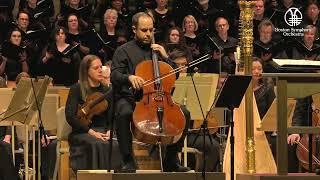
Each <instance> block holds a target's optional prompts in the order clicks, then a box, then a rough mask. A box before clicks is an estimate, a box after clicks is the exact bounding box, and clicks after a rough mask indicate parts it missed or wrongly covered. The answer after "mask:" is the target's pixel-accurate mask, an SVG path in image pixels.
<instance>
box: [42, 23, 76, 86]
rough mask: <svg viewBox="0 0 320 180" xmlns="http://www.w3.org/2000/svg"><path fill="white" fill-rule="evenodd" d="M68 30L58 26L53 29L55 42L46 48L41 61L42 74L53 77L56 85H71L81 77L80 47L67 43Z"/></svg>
mask: <svg viewBox="0 0 320 180" xmlns="http://www.w3.org/2000/svg"><path fill="white" fill-rule="evenodd" d="M66 32H67V31H66V29H65V28H64V27H56V28H55V29H54V30H53V32H52V40H53V43H49V45H48V46H47V47H46V48H44V50H43V55H42V58H41V60H40V62H39V66H40V67H41V69H42V70H43V72H42V74H43V75H49V76H50V77H52V78H53V84H54V85H58V84H59V85H64V86H71V85H72V84H74V83H76V82H77V81H78V78H79V77H78V69H79V64H80V61H81V58H80V55H79V53H78V48H79V47H78V46H75V45H71V44H68V43H66V38H67V34H66ZM66 77H68V78H66Z"/></svg>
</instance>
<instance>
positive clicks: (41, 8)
mask: <svg viewBox="0 0 320 180" xmlns="http://www.w3.org/2000/svg"><path fill="white" fill-rule="evenodd" d="M19 10H20V11H21V10H24V11H25V12H28V13H29V15H30V24H41V25H42V26H45V27H46V28H47V29H51V24H50V17H52V16H53V15H54V6H53V2H52V0H43V1H40V0H28V1H26V0H21V1H20V8H19Z"/></svg>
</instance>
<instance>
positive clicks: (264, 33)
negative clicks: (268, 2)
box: [253, 19, 285, 73]
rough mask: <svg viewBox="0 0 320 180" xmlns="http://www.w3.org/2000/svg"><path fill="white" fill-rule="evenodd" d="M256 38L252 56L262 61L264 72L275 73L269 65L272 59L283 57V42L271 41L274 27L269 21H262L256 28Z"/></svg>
mask: <svg viewBox="0 0 320 180" xmlns="http://www.w3.org/2000/svg"><path fill="white" fill-rule="evenodd" d="M258 32H259V34H258V38H257V39H255V40H254V42H253V54H254V56H256V57H258V58H260V59H261V60H262V61H263V71H264V72H267V73H269V72H276V69H274V67H273V66H272V64H271V61H272V58H277V57H281V56H283V54H282V53H284V52H285V51H284V50H283V49H284V47H283V46H284V42H283V41H279V42H275V41H274V40H273V34H274V25H273V24H272V22H271V21H270V20H267V19H265V20H263V21H261V23H260V24H259V26H258Z"/></svg>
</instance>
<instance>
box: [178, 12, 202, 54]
mask: <svg viewBox="0 0 320 180" xmlns="http://www.w3.org/2000/svg"><path fill="white" fill-rule="evenodd" d="M182 30H183V32H184V37H185V40H186V44H187V47H188V49H189V50H190V51H191V53H192V58H193V59H197V58H199V57H200V47H199V46H200V38H199V36H198V35H197V31H198V22H197V20H196V19H195V18H194V16H192V15H187V16H185V17H184V19H183V24H182Z"/></svg>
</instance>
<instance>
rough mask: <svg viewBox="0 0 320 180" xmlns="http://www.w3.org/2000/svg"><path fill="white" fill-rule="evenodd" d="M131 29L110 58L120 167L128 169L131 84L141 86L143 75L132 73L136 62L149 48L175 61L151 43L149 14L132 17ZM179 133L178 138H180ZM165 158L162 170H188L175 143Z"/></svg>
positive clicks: (132, 163)
mask: <svg viewBox="0 0 320 180" xmlns="http://www.w3.org/2000/svg"><path fill="white" fill-rule="evenodd" d="M132 29H133V32H134V34H135V38H134V40H132V41H129V42H128V43H126V44H124V45H122V46H120V47H119V48H118V49H117V50H116V51H115V53H114V56H113V60H112V71H111V83H112V85H113V87H114V93H115V98H116V99H115V121H116V132H117V137H118V142H119V146H120V152H121V155H122V160H123V163H124V164H123V166H122V168H121V170H123V171H131V170H133V171H134V170H135V169H136V164H135V160H134V157H133V151H132V134H131V132H130V122H131V121H132V119H133V117H132V115H133V111H134V109H135V96H134V94H133V92H132V90H131V88H130V87H132V88H134V89H137V90H139V89H141V88H142V87H143V83H144V79H143V78H142V77H139V76H135V75H134V73H135V68H136V66H137V65H138V64H139V63H140V62H142V61H144V60H147V59H151V55H152V50H153V51H155V52H157V53H158V54H159V55H160V59H161V60H163V61H166V62H167V63H169V64H170V65H171V66H174V64H173V63H172V62H171V60H169V59H168V54H167V52H166V51H165V49H164V47H163V46H161V45H159V44H152V43H151V42H152V36H153V30H154V25H153V19H152V18H151V16H150V15H148V14H146V13H143V12H140V13H137V14H135V15H134V16H133V18H132ZM183 137H184V136H182V138H181V139H183ZM166 149H167V151H166V155H165V158H164V171H188V170H189V168H184V167H182V166H180V165H179V164H178V161H177V156H176V155H177V151H178V146H177V145H176V144H173V145H169V146H167V148H166Z"/></svg>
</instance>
